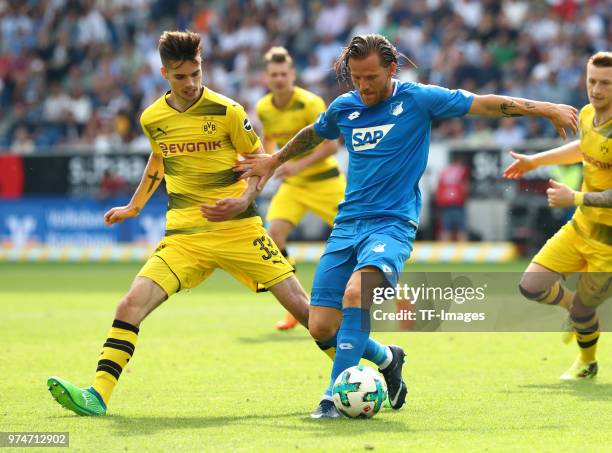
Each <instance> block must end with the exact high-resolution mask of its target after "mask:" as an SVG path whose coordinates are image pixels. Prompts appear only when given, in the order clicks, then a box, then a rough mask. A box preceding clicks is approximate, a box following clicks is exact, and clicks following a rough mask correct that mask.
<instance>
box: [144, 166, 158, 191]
mask: <svg viewBox="0 0 612 453" xmlns="http://www.w3.org/2000/svg"><path fill="white" fill-rule="evenodd" d="M158 174H159V172H158V171H156V172H155V174H154V175H147V178H149V179H150V180H151V184H149V188H148V189H147V193H149V192H151V190H153V187H155V183H156V182H157V181H161V178H158V177H157V175H158Z"/></svg>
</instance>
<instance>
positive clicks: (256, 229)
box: [138, 224, 293, 296]
mask: <svg viewBox="0 0 612 453" xmlns="http://www.w3.org/2000/svg"><path fill="white" fill-rule="evenodd" d="M216 268H221V269H223V270H225V271H227V272H228V273H230V274H231V275H232V276H234V277H235V278H236V279H237V280H238V281H240V282H241V283H243V284H244V285H246V286H247V287H249V288H250V289H252V290H253V291H257V289H258V288H262V287H263V288H265V289H267V288H269V287H271V286H274V285H275V284H277V283H279V282H281V281H283V280H285V279H286V278H289V277H291V276H292V275H293V267H292V266H291V265H290V264H289V263H288V262H287V260H286V259H285V258H284V257H283V255H282V254H281V252H280V251H279V250H278V247H277V246H276V244H275V243H274V242H273V241H272V239H270V237H269V236H268V233H267V232H266V230H265V229H264V228H263V226H261V225H252V224H250V225H246V226H241V227H236V228H230V229H225V230H216V231H207V232H203V233H197V234H176V235H172V236H166V237H165V238H163V239H162V240H161V241H160V242H159V244H158V245H157V249H156V250H155V252H153V254H152V255H151V257H149V259H148V260H147V262H146V263H145V264H144V266H143V267H142V269H140V271H139V272H138V276H140V277H148V278H150V279H151V280H153V281H154V282H155V283H157V284H158V285H159V286H161V287H162V288H163V290H164V291H165V292H166V294H168V296H171V295H172V294H174V293H176V292H178V291H180V290H181V289H184V288H194V287H195V286H197V285H199V284H200V283H202V282H203V281H204V280H206V278H208V277H209V276H210V275H211V274H212V273H213V271H214V270H215V269H216Z"/></svg>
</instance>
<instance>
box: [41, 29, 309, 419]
mask: <svg viewBox="0 0 612 453" xmlns="http://www.w3.org/2000/svg"><path fill="white" fill-rule="evenodd" d="M159 52H160V56H161V61H162V64H163V66H162V68H161V74H162V76H163V77H164V78H165V79H166V80H167V81H168V84H169V85H170V91H169V92H167V93H166V94H164V95H163V96H162V97H160V98H159V99H158V100H157V101H155V102H154V103H153V104H152V105H150V106H149V107H148V108H146V109H145V111H144V112H143V114H142V117H141V124H142V129H143V131H144V133H145V135H146V136H147V137H148V138H149V140H150V142H151V148H152V153H151V155H150V157H149V161H148V163H147V166H146V168H145V172H144V175H143V177H142V180H141V182H140V185H139V186H138V188H137V189H136V191H135V193H134V195H133V197H132V199H131V201H130V203H129V204H128V205H126V206H121V207H115V208H112V209H111V210H109V211H108V212H107V213H106V214H105V215H104V221H105V223H106V224H107V225H112V224H114V223H117V222H121V221H123V220H125V219H127V218H130V217H135V216H137V215H138V214H139V212H140V210H141V209H142V207H143V206H144V205H145V203H146V202H147V200H148V199H149V198H150V196H151V195H152V194H153V192H154V191H155V189H156V188H157V186H158V185H159V183H160V181H161V179H162V178H165V180H166V188H167V190H168V211H167V218H166V234H165V237H164V238H163V239H162V240H161V242H160V243H159V245H158V247H157V250H155V252H154V253H153V254H152V255H151V257H150V258H149V259H148V261H147V262H146V263H145V264H144V266H143V267H142V269H141V270H140V271H139V272H138V275H137V276H136V278H135V279H134V281H133V283H132V286H131V288H130V289H129V291H128V292H127V294H126V295H125V296H124V297H123V298H122V299H121V301H120V302H119V304H118V305H117V309H116V313H115V319H114V321H113V323H112V327H111V329H110V332H109V335H108V338H107V340H106V342H105V343H104V346H103V348H102V353H101V354H100V357H99V360H98V367H97V370H96V375H95V380H94V382H93V385H92V386H91V387H89V388H79V387H76V386H75V385H73V384H71V383H70V382H68V381H66V380H64V379H61V378H58V377H51V378H49V379H48V381H47V383H48V387H49V391H50V392H51V394H52V395H53V397H54V398H55V399H56V400H57V401H58V402H59V403H60V404H61V405H62V406H64V407H65V408H68V409H70V410H72V411H73V412H75V413H77V414H79V415H104V414H105V413H106V407H107V405H108V403H109V399H110V396H111V393H112V391H113V389H114V388H115V386H116V384H117V381H118V379H119V377H120V375H121V373H122V371H123V369H124V368H125V366H126V365H127V363H128V361H129V360H130V358H131V357H132V355H133V353H134V349H135V345H136V340H137V337H138V333H139V327H140V323H141V322H142V321H143V320H144V319H145V317H146V316H147V315H148V314H149V313H150V312H151V311H153V310H154V309H155V308H157V307H158V306H159V305H160V304H161V303H162V302H163V301H165V300H166V299H168V298H169V297H170V296H172V295H173V294H174V293H176V292H178V291H180V290H181V289H184V288H193V287H194V286H196V285H198V284H199V283H201V282H202V281H204V280H205V279H206V278H207V277H208V276H209V275H210V274H211V273H212V272H213V271H214V270H215V269H216V268H222V269H224V270H226V271H227V272H229V273H230V274H232V275H233V276H234V277H235V278H236V279H237V280H239V281H240V282H242V283H244V284H246V285H247V286H248V287H250V288H251V289H253V290H256V288H257V286H258V284H259V285H262V286H263V287H264V288H267V289H269V290H270V291H271V292H272V293H273V294H274V296H275V297H276V298H277V299H278V300H279V301H280V303H281V304H283V306H284V307H285V308H286V309H287V310H289V311H290V312H291V313H293V315H294V316H295V317H296V318H297V319H298V320H299V321H300V322H301V323H302V324H304V325H306V324H307V319H308V297H307V295H306V293H305V292H304V290H303V289H302V287H301V285H300V283H299V282H298V280H297V279H296V278H295V276H294V274H293V268H292V266H291V265H290V264H289V262H288V261H287V260H286V259H285V258H284V257H283V255H282V253H281V252H280V250H279V249H278V247H277V246H276V245H275V244H274V242H273V241H272V240H271V239H270V237H269V236H268V234H267V233H266V231H265V230H264V228H263V226H262V221H261V218H260V217H259V216H258V215H257V213H256V211H255V206H254V205H253V200H254V198H255V196H256V193H257V190H256V183H257V180H258V178H250V179H249V180H248V182H245V181H243V180H239V179H238V175H236V174H235V173H234V171H232V167H233V166H234V165H235V161H236V159H237V156H238V154H252V153H263V149H262V146H261V142H260V140H259V138H258V136H257V135H256V134H255V132H254V131H253V129H252V127H251V124H250V123H249V120H248V118H247V115H246V113H245V111H244V110H243V108H242V107H241V106H240V105H238V104H236V103H235V102H234V101H232V100H231V99H228V98H226V97H224V96H222V95H220V94H217V93H215V92H213V91H212V90H210V89H208V88H207V87H205V86H203V85H202V70H201V66H202V60H201V56H200V55H201V45H200V35H199V34H196V33H191V32H164V33H163V34H162V36H161V38H160V40H159Z"/></svg>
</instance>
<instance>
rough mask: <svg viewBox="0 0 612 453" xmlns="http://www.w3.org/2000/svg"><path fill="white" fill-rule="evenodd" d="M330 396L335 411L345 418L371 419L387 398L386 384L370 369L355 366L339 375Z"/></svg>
mask: <svg viewBox="0 0 612 453" xmlns="http://www.w3.org/2000/svg"><path fill="white" fill-rule="evenodd" d="M332 395H333V398H334V404H335V405H336V409H338V410H339V411H340V412H341V413H342V414H344V415H346V416H347V417H350V418H371V417H374V415H376V413H377V412H378V411H379V410H380V408H381V407H382V404H383V402H384V401H385V399H386V398H387V384H385V380H384V379H383V378H382V377H381V376H380V375H379V374H378V373H377V372H376V371H374V370H373V369H372V368H369V367H367V366H363V365H357V366H353V367H350V368H347V369H346V370H344V371H343V372H342V373H340V375H339V376H338V377H337V378H336V382H334V387H333V389H332Z"/></svg>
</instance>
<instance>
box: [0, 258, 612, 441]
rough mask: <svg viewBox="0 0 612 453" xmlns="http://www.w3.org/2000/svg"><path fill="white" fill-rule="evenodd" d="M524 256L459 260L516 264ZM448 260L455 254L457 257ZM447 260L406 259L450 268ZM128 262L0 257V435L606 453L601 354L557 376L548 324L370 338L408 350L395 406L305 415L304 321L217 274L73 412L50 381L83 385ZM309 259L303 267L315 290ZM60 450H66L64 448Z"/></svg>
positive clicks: (152, 328)
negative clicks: (403, 391) (114, 382)
mask: <svg viewBox="0 0 612 453" xmlns="http://www.w3.org/2000/svg"><path fill="white" fill-rule="evenodd" d="M525 265H526V263H524V262H520V263H514V264H510V265H499V266H491V265H484V266H483V265H461V266H460V269H461V270H463V271H492V270H504V271H521V270H522V269H524V267H525ZM455 266H456V265H455ZM453 268H454V269H456V267H453V266H451V265H425V266H421V265H411V266H410V268H409V269H411V270H414V271H436V270H438V271H448V270H452V269H453ZM137 270H138V265H137V264H107V265H103V264H97V265H91V264H62V265H59V264H0V304H1V306H2V316H1V317H0V369H1V370H2V372H1V373H0V384H1V388H2V392H1V393H0V432H1V431H68V432H70V449H71V450H73V451H96V452H99V451H114V452H116V451H147V452H149V451H187V450H198V451H258V452H259V451H279V450H280V451H288V450H291V451H296V450H298V449H299V451H349V450H350V451H361V450H371V449H375V450H377V451H414V450H415V449H416V448H418V449H428V450H433V451H441V450H444V451H467V450H468V449H469V450H476V451H484V450H489V451H525V450H532V451H533V450H536V451H570V450H574V449H575V450H578V449H580V450H590V451H606V450H607V451H610V450H611V449H612V439H611V436H610V435H609V427H610V426H611V425H612V411H610V410H609V408H610V405H611V403H612V372H610V371H609V370H610V369H611V368H612V353H611V352H610V351H611V349H610V346H609V345H608V344H609V342H608V341H607V335H606V334H604V335H602V341H600V343H601V348H600V354H599V361H600V365H601V369H602V373H601V375H600V376H598V377H597V379H596V380H595V381H590V382H579V383H563V382H560V381H559V380H558V376H559V374H560V373H561V372H563V371H564V370H565V369H566V368H567V367H568V366H569V365H570V364H571V362H572V360H573V359H574V357H575V353H576V346H575V345H572V346H565V345H563V344H561V342H560V339H559V334H556V333H549V334H543V333H538V334H523V333H512V334H509V333H505V334H491V333H472V334H449V333H445V334H441V333H417V334H415V333H385V334H382V333H377V334H376V338H378V339H380V340H381V341H384V342H389V343H397V344H400V345H402V346H403V347H404V348H405V349H406V352H407V354H408V357H407V364H406V367H405V368H404V370H405V372H404V376H405V377H406V378H407V381H408V385H409V394H408V399H407V403H406V406H405V407H404V408H403V409H402V410H401V411H399V412H394V411H392V410H391V409H389V408H383V409H382V410H381V412H380V413H379V414H378V415H377V416H376V417H375V418H374V419H372V420H347V419H342V420H323V421H313V420H310V419H309V418H308V414H309V412H310V411H311V410H312V409H313V408H314V407H315V406H316V404H317V402H318V398H319V396H320V394H321V392H322V391H323V389H324V387H325V384H326V383H327V379H328V374H329V370H330V366H331V362H330V361H329V359H328V358H327V357H326V356H324V355H323V354H322V353H321V352H320V351H319V350H318V349H317V348H316V347H315V346H314V344H313V342H312V341H311V340H310V339H309V336H308V335H307V333H306V331H305V330H303V329H301V328H298V329H296V330H294V331H291V332H276V331H274V330H273V324H274V321H275V320H276V319H277V318H279V317H280V316H282V310H281V308H280V306H279V305H278V304H277V303H276V302H275V301H274V300H273V298H272V296H271V295H269V294H259V295H255V294H252V293H250V292H249V291H248V290H246V289H245V288H243V287H242V286H241V285H239V284H238V283H235V282H234V281H233V280H232V279H231V278H230V277H229V276H227V275H226V274H224V273H223V272H217V273H215V275H213V277H212V278H211V279H210V280H209V281H207V282H205V283H204V284H203V285H201V286H200V287H199V288H197V289H195V290H193V291H188V292H183V293H180V294H178V295H177V296H174V297H173V298H172V299H171V300H170V301H168V302H166V303H165V304H164V305H162V306H161V307H160V308H159V309H158V310H156V311H155V312H154V313H153V314H152V315H151V316H150V317H149V318H148V319H147V320H146V321H145V322H144V323H143V325H142V329H141V334H140V337H139V340H138V345H137V347H136V354H135V356H134V358H133V360H131V361H130V364H129V365H128V366H127V368H126V370H125V371H124V373H123V375H122V377H121V380H120V383H119V385H118V386H117V389H116V391H115V393H114V395H113V399H112V401H111V404H110V410H109V414H110V415H109V416H107V417H104V418H86V417H78V416H76V415H74V414H72V413H69V412H67V411H65V410H63V409H61V408H60V407H59V405H57V403H55V402H54V401H53V400H52V399H51V396H50V395H49V393H48V392H47V389H46V384H45V382H46V379H47V377H48V376H50V375H52V374H57V375H59V376H61V377H63V378H66V379H69V380H71V381H72V382H74V383H76V384H78V385H83V386H85V385H90V384H91V381H92V378H93V374H94V370H95V367H96V361H97V356H98V354H99V352H100V350H101V346H102V343H103V341H104V339H105V336H106V333H107V331H108V328H109V327H110V323H111V320H112V317H113V313H114V307H115V304H116V302H117V300H118V299H119V298H120V297H121V295H122V294H123V293H124V292H125V290H126V289H127V288H128V286H129V283H130V281H131V279H132V277H133V275H134V274H135V272H136V271H137ZM313 270H314V267H313V266H308V265H302V266H300V268H299V277H300V278H301V279H302V280H303V282H304V284H305V286H309V285H310V281H311V279H312V273H313ZM61 451H65V450H61Z"/></svg>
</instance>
